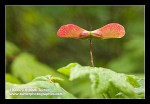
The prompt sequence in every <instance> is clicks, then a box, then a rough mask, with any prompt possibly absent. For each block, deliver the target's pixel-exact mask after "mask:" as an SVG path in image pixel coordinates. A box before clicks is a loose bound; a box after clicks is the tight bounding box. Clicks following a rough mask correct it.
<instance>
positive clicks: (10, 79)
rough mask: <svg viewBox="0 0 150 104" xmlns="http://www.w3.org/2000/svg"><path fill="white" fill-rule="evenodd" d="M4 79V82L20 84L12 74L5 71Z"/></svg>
mask: <svg viewBox="0 0 150 104" xmlns="http://www.w3.org/2000/svg"><path fill="white" fill-rule="evenodd" d="M5 81H6V82H11V83H16V84H20V83H21V82H20V81H19V80H18V79H17V78H16V77H14V76H12V75H11V74H8V73H6V74H5Z"/></svg>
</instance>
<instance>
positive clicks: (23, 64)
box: [11, 53, 64, 83]
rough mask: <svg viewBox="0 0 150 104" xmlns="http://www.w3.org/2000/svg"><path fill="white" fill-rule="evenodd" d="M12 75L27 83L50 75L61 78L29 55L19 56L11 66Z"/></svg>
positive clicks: (22, 54)
mask: <svg viewBox="0 0 150 104" xmlns="http://www.w3.org/2000/svg"><path fill="white" fill-rule="evenodd" d="M11 71H12V74H13V75H14V76H15V77H17V78H19V79H21V80H22V81H23V82H25V83H27V82H30V81H31V80H33V79H34V78H35V77H38V76H43V75H47V74H51V75H53V76H57V77H62V78H64V77H63V75H61V74H60V73H58V72H57V71H55V70H54V69H52V68H51V67H49V66H47V65H45V64H42V63H40V62H39V61H38V60H37V59H36V58H35V57H34V56H33V55H31V54H29V53H21V54H19V55H18V56H17V57H16V58H15V59H14V61H13V63H12V66H11Z"/></svg>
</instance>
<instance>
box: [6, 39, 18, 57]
mask: <svg viewBox="0 0 150 104" xmlns="http://www.w3.org/2000/svg"><path fill="white" fill-rule="evenodd" d="M19 52H20V49H19V48H18V47H17V46H16V45H14V44H13V43H12V42H10V41H6V42H5V54H6V57H10V58H13V57H14V56H15V55H16V54H18V53H19Z"/></svg>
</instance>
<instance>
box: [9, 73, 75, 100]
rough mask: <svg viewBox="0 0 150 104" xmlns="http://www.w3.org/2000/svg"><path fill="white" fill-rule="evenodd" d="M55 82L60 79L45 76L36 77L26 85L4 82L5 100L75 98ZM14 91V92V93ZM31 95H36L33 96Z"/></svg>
mask: <svg viewBox="0 0 150 104" xmlns="http://www.w3.org/2000/svg"><path fill="white" fill-rule="evenodd" d="M57 80H60V78H57V77H52V76H51V75H46V76H41V77H36V78H35V79H33V80H32V81H31V82H29V83H26V84H12V83H10V82H6V98H7V99H12V98H25V99H33V98H34V99H37V98H59V99H60V98H75V97H74V96H73V95H72V94H70V93H68V92H67V91H65V90H64V89H63V88H62V87H61V86H60V85H59V83H57ZM15 89H16V91H14V90H15ZM17 90H18V91H17ZM33 93H34V94H36V95H33ZM37 93H38V95H37ZM13 94H14V95H13ZM21 94H22V95H21ZM25 94H27V95H25Z"/></svg>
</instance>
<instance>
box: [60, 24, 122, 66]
mask: <svg viewBox="0 0 150 104" xmlns="http://www.w3.org/2000/svg"><path fill="white" fill-rule="evenodd" d="M57 35H58V36H59V37H61V38H75V39H83V38H89V39H90V57H91V64H92V66H93V67H94V62H93V55H92V37H95V38H99V39H110V38H122V37H123V36H124V35H125V29H124V27H123V26H122V25H120V24H118V23H110V24H107V25H105V26H103V27H101V28H99V29H96V30H93V31H87V30H85V29H83V28H81V27H79V26H77V25H74V24H67V25H63V26H61V27H60V28H59V30H58V32H57Z"/></svg>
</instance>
